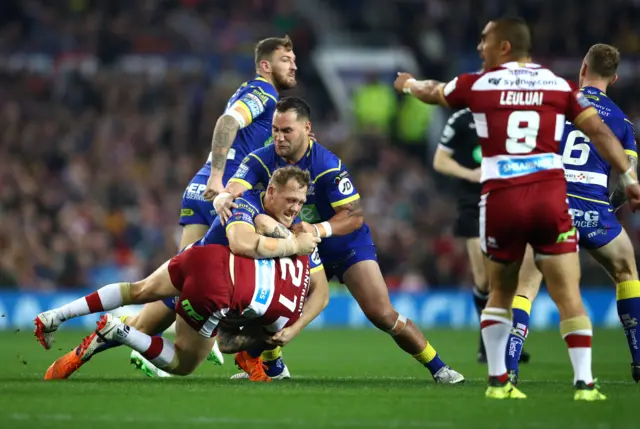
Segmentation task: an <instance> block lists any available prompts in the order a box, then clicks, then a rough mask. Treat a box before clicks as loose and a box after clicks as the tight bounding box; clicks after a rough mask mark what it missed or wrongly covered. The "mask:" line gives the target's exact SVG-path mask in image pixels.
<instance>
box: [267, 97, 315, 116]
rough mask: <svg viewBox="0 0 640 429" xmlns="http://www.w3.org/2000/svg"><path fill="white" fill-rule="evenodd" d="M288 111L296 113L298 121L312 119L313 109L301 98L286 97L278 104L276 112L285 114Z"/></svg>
mask: <svg viewBox="0 0 640 429" xmlns="http://www.w3.org/2000/svg"><path fill="white" fill-rule="evenodd" d="M288 110H293V111H294V112H296V117H297V118H298V119H307V120H310V119H311V108H310V107H309V105H308V104H307V102H306V101H304V100H303V99H302V98H300V97H284V98H281V99H280V101H278V102H277V103H276V112H280V113H284V112H286V111H288Z"/></svg>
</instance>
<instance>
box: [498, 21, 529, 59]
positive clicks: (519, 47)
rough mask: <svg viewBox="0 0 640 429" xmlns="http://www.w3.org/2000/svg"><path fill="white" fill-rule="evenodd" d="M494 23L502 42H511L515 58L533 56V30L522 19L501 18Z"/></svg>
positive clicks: (512, 53)
mask: <svg viewBox="0 0 640 429" xmlns="http://www.w3.org/2000/svg"><path fill="white" fill-rule="evenodd" d="M492 22H493V25H494V27H493V29H492V31H494V32H495V33H496V35H497V36H498V40H499V41H501V42H509V44H510V45H511V55H512V56H513V57H527V56H529V55H531V30H530V29H529V25H528V24H527V22H526V21H525V20H524V19H522V18H517V17H514V18H500V19H496V20H494V21H492Z"/></svg>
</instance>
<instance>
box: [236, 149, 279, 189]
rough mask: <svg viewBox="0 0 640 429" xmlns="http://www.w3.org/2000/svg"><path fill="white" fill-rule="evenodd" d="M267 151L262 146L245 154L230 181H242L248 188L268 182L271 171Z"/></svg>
mask: <svg viewBox="0 0 640 429" xmlns="http://www.w3.org/2000/svg"><path fill="white" fill-rule="evenodd" d="M265 154H266V151H264V150H263V148H260V149H258V150H256V151H253V152H251V153H250V154H249V155H247V156H245V158H244V159H243V160H242V163H241V164H240V166H239V167H238V169H237V170H236V172H235V174H234V175H233V177H232V178H231V179H229V183H234V182H235V183H241V184H242V185H244V186H246V187H247V188H248V189H253V188H254V186H256V185H257V184H258V183H263V184H265V185H266V184H267V183H269V179H270V178H271V173H270V171H269V169H268V168H267V162H266V160H265V159H263V158H265Z"/></svg>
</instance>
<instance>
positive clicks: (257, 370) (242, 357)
mask: <svg viewBox="0 0 640 429" xmlns="http://www.w3.org/2000/svg"><path fill="white" fill-rule="evenodd" d="M236 365H238V368H240V369H241V370H243V371H245V372H246V373H247V374H249V380H250V381H261V382H267V383H268V382H270V381H271V378H270V377H269V376H268V375H267V373H266V372H264V369H265V365H264V363H263V362H262V358H261V357H260V356H258V357H257V358H254V357H251V356H250V355H249V353H247V352H240V353H236Z"/></svg>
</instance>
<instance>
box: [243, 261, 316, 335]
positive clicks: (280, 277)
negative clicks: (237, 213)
mask: <svg viewBox="0 0 640 429" xmlns="http://www.w3.org/2000/svg"><path fill="white" fill-rule="evenodd" d="M232 258H233V265H234V272H235V278H234V285H235V289H234V292H233V300H232V301H233V303H234V307H235V310H237V311H239V312H241V315H242V317H243V318H246V319H249V320H254V321H258V323H260V325H262V326H265V327H266V328H267V330H269V331H271V332H277V331H279V330H281V329H282V328H284V327H285V326H288V325H290V324H291V323H293V322H295V321H296V320H298V318H299V317H300V314H301V313H302V306H303V305H304V302H305V300H306V296H307V292H308V290H309V283H310V280H311V277H310V272H309V256H293V257H290V258H275V259H251V258H247V257H244V256H235V257H232Z"/></svg>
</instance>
